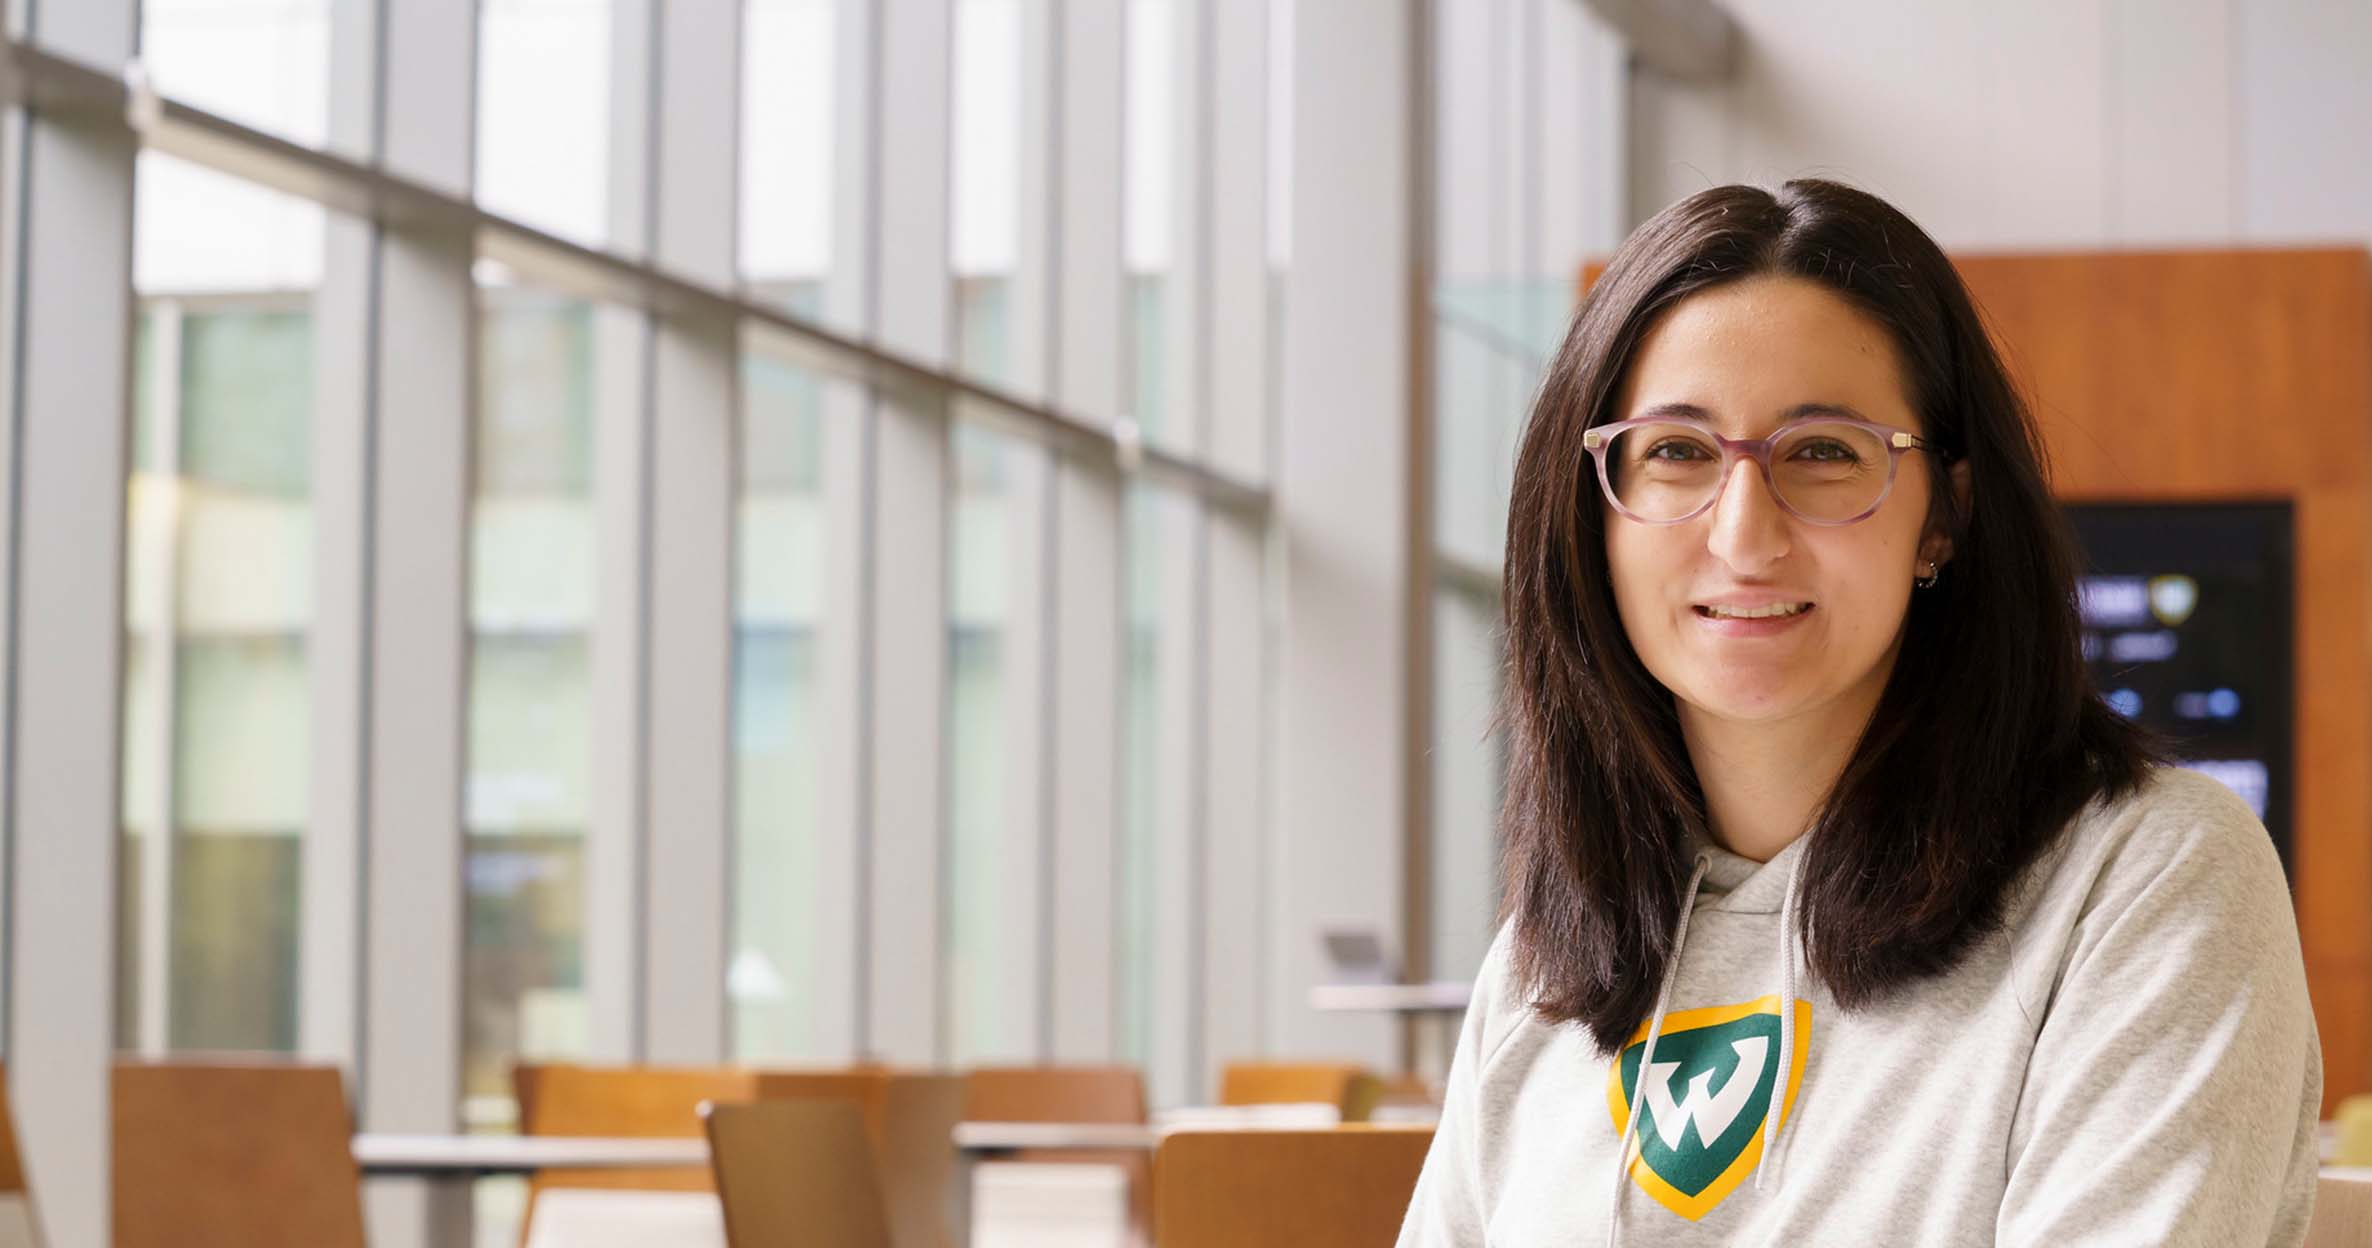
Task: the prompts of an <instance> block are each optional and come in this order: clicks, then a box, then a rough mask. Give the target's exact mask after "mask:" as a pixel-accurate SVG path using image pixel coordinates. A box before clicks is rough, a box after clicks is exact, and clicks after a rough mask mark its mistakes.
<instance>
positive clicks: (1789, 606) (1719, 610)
mask: <svg viewBox="0 0 2372 1248" xmlns="http://www.w3.org/2000/svg"><path fill="white" fill-rule="evenodd" d="M1811 609H1812V604H1811V603H1808V602H1795V603H1773V604H1771V605H1770V606H1767V607H1707V608H1705V614H1707V615H1710V616H1712V617H1713V618H1714V619H1717V620H1768V619H1774V618H1776V617H1779V616H1783V615H1801V614H1803V613H1804V612H1806V611H1809V610H1811Z"/></svg>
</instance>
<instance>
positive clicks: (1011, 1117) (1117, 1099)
mask: <svg viewBox="0 0 2372 1248" xmlns="http://www.w3.org/2000/svg"><path fill="white" fill-rule="evenodd" d="M964 1117H965V1118H966V1119H968V1120H970V1121H973V1122H1120V1123H1132V1122H1143V1121H1145V1080H1144V1078H1143V1076H1141V1075H1139V1074H1138V1073H1137V1072H1136V1068H1134V1067H1131V1066H982V1067H979V1068H977V1069H975V1070H974V1071H972V1073H971V1076H970V1088H969V1090H968V1092H967V1093H966V1095H965V1100H964Z"/></svg>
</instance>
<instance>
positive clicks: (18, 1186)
mask: <svg viewBox="0 0 2372 1248" xmlns="http://www.w3.org/2000/svg"><path fill="white" fill-rule="evenodd" d="M36 1228H37V1224H36V1223H35V1221H34V1219H33V1194H32V1193H31V1192H28V1191H26V1190H25V1167H24V1163H23V1162H22V1161H21V1160H19V1158H18V1156H17V1151H16V1118H15V1117H14V1116H13V1115H12V1114H10V1113H9V1110H8V1066H7V1063H5V1062H0V1248H41V1234H40V1231H39V1230H38V1229H36Z"/></svg>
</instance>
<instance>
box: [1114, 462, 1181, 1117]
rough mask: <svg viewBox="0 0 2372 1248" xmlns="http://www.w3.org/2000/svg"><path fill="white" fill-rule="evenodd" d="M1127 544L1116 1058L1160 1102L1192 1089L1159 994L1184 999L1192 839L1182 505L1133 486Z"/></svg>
mask: <svg viewBox="0 0 2372 1248" xmlns="http://www.w3.org/2000/svg"><path fill="white" fill-rule="evenodd" d="M1125 506H1126V508H1127V525H1128V530H1127V536H1126V541H1125V543H1124V554H1123V559H1124V575H1125V577H1126V589H1125V591H1124V592H1125V593H1126V594H1127V601H1126V603H1125V605H1124V608H1123V610H1124V612H1125V615H1124V627H1125V629H1126V637H1125V639H1124V641H1123V643H1122V645H1123V647H1124V650H1123V656H1124V657H1123V663H1124V668H1123V671H1122V675H1121V679H1122V680H1123V682H1125V683H1124V688H1123V690H1122V702H1121V722H1120V729H1121V752H1120V766H1121V784H1120V795H1121V796H1120V800H1121V816H1120V896H1119V904H1118V909H1119V915H1120V950H1119V961H1120V971H1119V983H1118V988H1117V995H1118V999H1119V1011H1120V1054H1121V1057H1122V1059H1123V1060H1125V1061H1131V1062H1135V1063H1138V1064H1139V1065H1140V1066H1142V1067H1143V1068H1144V1070H1145V1078H1146V1090H1147V1093H1148V1095H1150V1096H1151V1097H1152V1098H1153V1099H1154V1101H1155V1102H1156V1103H1157V1104H1161V1105H1175V1104H1178V1103H1180V1101H1181V1100H1182V1099H1183V1098H1184V1096H1185V1095H1186V1094H1187V1089H1188V1086H1189V1085H1188V1080H1189V1079H1190V1078H1191V1077H1192V1075H1193V1073H1194V1072H1192V1071H1190V1070H1188V1069H1186V1067H1185V1065H1184V1062H1185V1060H1186V1052H1185V1049H1184V1047H1183V1045H1184V1041H1183V1039H1182V1037H1183V1036H1184V1034H1185V1030H1186V1028H1187V1023H1186V1020H1185V1019H1184V1018H1183V1017H1182V1016H1180V1014H1181V1012H1178V1011H1172V1012H1169V1013H1165V1012H1164V1011H1163V1010H1162V1009H1161V1000H1162V999H1164V998H1162V996H1161V995H1160V994H1163V993H1169V994H1171V995H1172V997H1176V998H1177V999H1182V997H1178V996H1177V994H1180V993H1182V992H1183V989H1184V985H1183V984H1182V983H1178V982H1171V983H1165V982H1164V977H1170V978H1171V979H1172V980H1174V979H1175V977H1176V976H1178V975H1182V974H1183V973H1184V972H1185V966H1186V964H1185V962H1184V961H1183V960H1182V959H1180V958H1176V957H1174V956H1165V953H1169V954H1174V953H1175V952H1176V950H1177V949H1178V948H1179V947H1180V945H1179V943H1178V942H1180V941H1181V940H1182V932H1183V930H1184V920H1185V916H1184V915H1183V914H1182V913H1181V912H1179V911H1178V910H1177V909H1176V907H1177V906H1178V905H1179V904H1180V903H1181V902H1182V901H1183V899H1184V898H1185V896H1186V892H1185V889H1184V884H1183V881H1182V878H1181V876H1180V874H1179V873H1180V872H1181V871H1182V870H1183V869H1184V867H1183V864H1184V863H1186V862H1187V861H1188V859H1187V857H1186V854H1187V852H1188V851H1189V849H1190V847H1189V846H1187V845H1186V844H1185V843H1184V839H1185V838H1186V837H1189V836H1191V835H1192V828H1191V825H1190V821H1189V820H1188V818H1187V817H1186V812H1187V811H1189V810H1190V809H1191V808H1192V805H1191V803H1190V802H1189V800H1188V795H1187V792H1186V787H1185V786H1186V784H1187V781H1188V776H1187V765H1188V761H1189V757H1190V754H1189V749H1188V742H1187V740H1186V735H1187V731H1188V726H1189V724H1190V720H1189V719H1188V713H1189V711H1190V709H1191V708H1190V707H1189V705H1188V699H1189V698H1191V697H1193V696H1195V692H1196V691H1195V690H1194V689H1193V688H1192V684H1191V682H1192V680H1193V668H1192V654H1191V652H1190V649H1189V646H1190V644H1191V642H1192V640H1193V634H1192V620H1193V609H1192V592H1193V590H1192V579H1191V578H1192V575H1193V552H1192V549H1191V545H1190V543H1191V537H1192V525H1193V523H1194V521H1195V516H1196V513H1195V510H1194V508H1193V506H1192V504H1191V503H1190V502H1189V501H1188V500H1187V499H1185V498H1183V497H1181V496H1178V495H1175V494H1170V493H1166V492H1163V491H1161V490H1158V489H1154V488H1152V487H1148V486H1141V485H1140V486H1132V487H1130V488H1129V490H1128V494H1127V502H1126V503H1125Z"/></svg>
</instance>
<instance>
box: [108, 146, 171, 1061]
mask: <svg viewBox="0 0 2372 1248" xmlns="http://www.w3.org/2000/svg"><path fill="white" fill-rule="evenodd" d="M135 176H137V175H136V174H135ZM133 315H134V318H135V320H137V318H138V316H139V310H138V309H137V307H135V309H134V312H133ZM148 315H149V317H150V320H149V325H150V330H149V334H150V337H149V356H148V363H149V368H150V372H151V376H152V377H153V378H154V379H155V381H154V383H153V384H152V385H151V386H150V388H149V392H148V396H147V397H148V437H149V441H150V444H149V446H148V447H147V448H146V451H147V454H148V455H149V457H150V459H151V460H152V462H154V463H155V464H157V465H158V468H159V471H161V472H165V473H175V474H177V473H178V472H179V468H180V463H181V385H180V377H181V329H182V321H183V309H182V307H181V305H180V304H178V303H175V302H173V301H170V300H159V301H157V302H155V303H153V304H151V305H149V309H148ZM135 332H137V331H136V330H135ZM135 367H137V353H135ZM128 384H130V385H131V387H132V390H133V393H134V394H135V396H137V394H138V392H139V384H138V380H137V379H136V378H134V379H132V380H130V381H129V382H128ZM133 427H134V429H135V430H137V428H138V421H137V419H135V421H134V425H133ZM142 449H143V448H141V447H138V446H131V447H129V448H128V457H129V459H130V460H131V462H133V463H137V462H139V459H140V456H141V453H142ZM127 501H128V500H127ZM159 501H160V502H163V503H166V504H168V505H170V506H173V507H175V508H176V509H178V507H179V506H180V500H179V495H178V492H175V493H172V494H168V495H167V496H166V497H165V498H164V499H161V500H159ZM180 528H181V518H180V516H179V515H178V514H176V515H174V516H172V517H170V518H169V520H168V521H167V523H165V524H163V525H159V526H156V527H155V528H153V529H152V530H151V531H150V532H147V533H142V532H137V531H127V532H126V533H125V536H124V540H125V545H126V551H125V555H126V558H125V568H126V572H125V585H124V595H125V598H126V603H125V606H126V611H127V623H128V622H129V616H128V612H129V611H130V609H131V607H132V600H133V599H134V598H135V597H136V594H135V591H134V589H133V583H132V582H133V579H134V578H136V577H137V576H139V575H140V572H141V571H142V570H149V571H153V572H154V574H155V579H154V580H153V581H151V583H150V584H149V585H148V586H146V589H145V592H146V593H147V594H148V595H149V596H150V597H151V598H152V599H153V601H155V603H156V604H157V609H158V618H157V619H155V620H153V621H151V624H152V626H153V631H151V632H149V633H147V634H145V635H143V634H139V633H136V632H133V631H132V630H131V629H129V628H127V629H126V630H125V631H126V634H127V635H126V638H125V641H126V644H127V645H129V646H132V647H135V648H137V649H139V650H141V651H143V652H144V653H143V657H142V659H141V666H142V667H143V668H145V669H146V670H147V671H149V672H150V673H152V674H153V679H151V681H150V682H149V690H148V693H149V699H150V702H149V705H148V707H147V708H146V710H145V711H144V712H143V713H142V714H140V715H138V716H134V715H133V714H132V705H133V700H134V699H135V698H137V697H138V696H139V693H138V691H136V690H133V689H132V688H131V687H130V681H129V679H128V678H127V679H126V681H125V686H126V688H125V693H124V715H125V718H126V720H127V721H129V722H128V723H127V727H129V723H132V722H138V721H140V720H146V721H147V723H148V725H149V739H148V741H147V742H146V743H145V744H144V745H143V746H142V750H143V752H144V753H146V754H147V755H148V756H149V757H151V758H153V759H156V760H158V762H159V764H160V767H159V770H160V771H161V773H162V774H161V775H160V776H159V778H158V781H157V784H156V787H155V790H154V793H153V798H154V802H153V804H152V805H151V806H150V808H149V809H147V810H143V811H134V810H129V809H127V810H125V811H124V820H123V821H124V824H125V826H126V827H127V828H128V827H130V826H131V825H133V824H135V823H139V824H145V825H146V826H147V827H149V828H150V829H151V830H152V831H151V836H152V839H151V840H149V842H148V843H147V844H146V845H144V846H142V848H141V854H140V862H139V870H140V913H139V918H138V929H137V930H138V931H139V939H138V941H137V943H136V945H135V947H134V948H133V949H131V950H129V951H119V954H118V956H119V959H120V958H121V957H122V956H125V954H127V953H128V955H129V956H130V957H131V959H132V960H133V963H134V965H136V966H137V967H138V968H139V971H138V974H137V975H136V976H135V977H134V982H135V983H136V984H137V985H138V993H139V1000H138V1008H137V1012H136V1013H135V1014H134V1015H133V1017H134V1018H135V1019H137V1020H138V1022H137V1025H136V1026H135V1028H134V1029H133V1031H132V1034H131V1035H128V1036H118V1037H117V1039H118V1041H119V1042H120V1043H126V1044H128V1045H129V1046H130V1047H133V1048H135V1049H136V1050H137V1051H138V1052H139V1053H140V1055H141V1056H143V1057H161V1056H163V1055H164V1053H165V1051H166V1050H167V1049H168V1048H170V1047H171V1046H172V1035H173V1027H172V1023H173V926H172V921H173V875H174V867H175V859H176V858H177V856H178V853H179V849H180V844H179V843H180V839H181V838H180V837H179V836H178V835H176V829H175V826H174V823H175V817H176V814H177V812H178V810H179V808H180V800H179V794H178V789H179V771H180V769H179V768H178V767H175V766H174V765H173V745H174V737H175V735H176V734H175V730H174V708H175V707H176V706H177V705H178V704H179V702H180V692H179V688H180V670H179V669H180V658H181V645H180V640H181V619H180V616H181V584H180V581H181V542H180V540H179V537H180ZM157 539H161V540H157ZM152 540H155V541H157V545H159V546H161V547H162V549H156V550H148V551H145V552H143V551H141V550H140V549H139V545H140V543H142V542H143V541H152ZM124 657H125V659H126V660H127V661H128V660H129V659H130V658H131V655H130V654H129V653H127V654H126V655H125V656H124ZM127 753H128V751H127ZM130 765H131V764H130V759H129V758H127V759H126V760H125V766H126V767H129V766H130ZM118 904H119V905H121V904H122V901H121V896H120V894H119V895H118ZM118 930H121V929H120V926H119V929H118Z"/></svg>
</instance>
